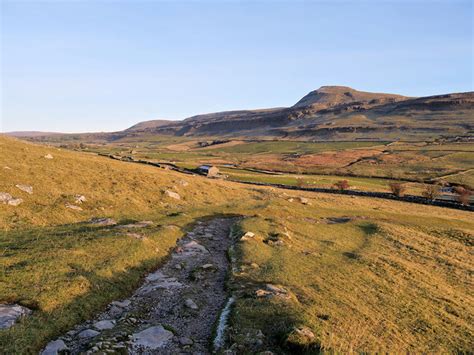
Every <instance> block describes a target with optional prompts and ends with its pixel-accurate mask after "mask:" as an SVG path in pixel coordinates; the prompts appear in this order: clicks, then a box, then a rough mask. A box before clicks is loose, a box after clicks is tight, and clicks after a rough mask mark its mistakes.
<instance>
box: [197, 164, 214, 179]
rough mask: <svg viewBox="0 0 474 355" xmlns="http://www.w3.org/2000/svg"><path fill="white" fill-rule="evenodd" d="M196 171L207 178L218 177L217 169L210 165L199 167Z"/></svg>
mask: <svg viewBox="0 0 474 355" xmlns="http://www.w3.org/2000/svg"><path fill="white" fill-rule="evenodd" d="M197 170H198V171H199V172H200V173H201V174H204V175H206V176H207V177H214V176H217V175H219V169H218V168H217V167H215V166H212V165H201V166H200V167H199V168H198V169H197Z"/></svg>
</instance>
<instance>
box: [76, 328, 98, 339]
mask: <svg viewBox="0 0 474 355" xmlns="http://www.w3.org/2000/svg"><path fill="white" fill-rule="evenodd" d="M99 334H100V333H99V332H98V331H97V330H94V329H85V330H83V331H82V332H80V333H79V334H78V335H77V336H78V337H79V338H93V337H96V336H97V335H99Z"/></svg>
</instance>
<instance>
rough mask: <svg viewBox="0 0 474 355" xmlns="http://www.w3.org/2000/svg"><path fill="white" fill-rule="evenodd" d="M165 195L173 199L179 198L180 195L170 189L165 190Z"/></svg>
mask: <svg viewBox="0 0 474 355" xmlns="http://www.w3.org/2000/svg"><path fill="white" fill-rule="evenodd" d="M165 195H166V196H168V197H171V198H174V199H175V200H181V196H180V195H179V194H178V193H176V192H174V191H171V190H166V191H165Z"/></svg>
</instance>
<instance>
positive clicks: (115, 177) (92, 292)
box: [0, 137, 474, 353]
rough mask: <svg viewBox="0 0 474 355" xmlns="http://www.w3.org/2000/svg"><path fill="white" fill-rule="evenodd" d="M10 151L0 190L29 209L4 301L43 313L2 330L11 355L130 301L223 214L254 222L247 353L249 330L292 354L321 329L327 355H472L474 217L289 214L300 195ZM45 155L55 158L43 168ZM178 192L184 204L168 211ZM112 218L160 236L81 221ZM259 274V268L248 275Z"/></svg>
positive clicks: (346, 203)
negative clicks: (258, 293)
mask: <svg viewBox="0 0 474 355" xmlns="http://www.w3.org/2000/svg"><path fill="white" fill-rule="evenodd" d="M167 143H169V142H167ZM0 151H1V154H0V191H5V192H9V193H11V194H12V195H14V196H18V197H21V198H23V199H24V200H25V202H24V203H23V204H21V205H20V206H18V207H13V206H8V205H0V228H1V232H0V252H1V255H2V257H1V259H0V302H18V303H20V304H24V305H26V306H29V307H31V308H32V309H34V313H33V315H32V316H31V317H29V318H27V319H25V320H23V321H21V322H20V323H19V324H17V325H16V326H14V327H13V328H12V329H11V330H8V331H2V332H0V349H1V352H3V353H34V352H36V351H38V350H39V349H41V347H42V346H44V344H45V343H46V342H47V341H48V340H50V339H52V338H54V337H56V336H58V335H59V334H62V333H63V332H65V331H67V330H69V329H70V328H71V327H72V326H73V325H74V324H76V323H78V322H80V321H81V320H83V319H85V318H88V317H90V316H91V315H92V314H94V313H95V312H97V311H99V310H100V309H102V308H103V307H104V306H105V305H106V304H107V303H108V302H110V301H111V300H113V299H118V298H121V297H125V296H126V295H127V294H129V293H130V292H131V291H132V290H133V289H134V288H135V287H136V286H137V285H138V284H139V282H140V280H141V278H142V277H143V275H144V274H145V273H146V272H147V271H148V270H151V269H154V268H156V267H157V266H158V265H159V264H160V262H162V260H163V258H164V257H165V256H166V255H167V253H168V250H169V248H171V247H172V246H173V245H174V243H175V241H176V240H177V238H179V237H180V236H181V235H183V233H185V231H186V230H188V229H189V228H190V227H191V224H192V223H194V222H195V221H196V219H198V218H206V217H208V216H212V215H216V214H220V213H231V214H239V215H243V216H244V217H247V218H245V219H244V220H243V222H242V224H241V225H240V228H241V230H242V231H247V230H249V231H253V232H255V233H256V234H257V237H256V238H255V240H252V241H250V242H248V243H242V244H239V247H238V248H237V250H236V255H237V256H238V263H239V265H238V268H239V272H238V273H237V274H235V275H234V278H233V279H232V281H233V285H234V286H233V287H235V288H236V289H242V290H244V291H245V292H244V294H243V295H241V297H239V298H238V299H237V302H236V305H235V308H234V311H233V338H234V339H235V340H236V341H237V342H238V343H241V344H242V346H243V347H244V348H248V349H253V348H252V346H253V345H249V344H247V342H246V334H247V330H248V329H253V330H255V329H261V330H262V331H263V333H264V335H265V338H264V339H265V342H264V344H263V345H262V349H259V350H265V349H274V350H276V351H278V350H279V349H280V350H285V351H286V350H287V348H285V345H284V344H285V340H286V339H287V338H286V337H287V335H288V333H289V332H290V331H291V330H292V329H293V326H300V325H306V326H308V327H310V328H311V329H312V330H313V332H314V333H315V334H316V343H315V344H316V345H317V346H318V347H319V346H321V347H322V348H323V349H326V350H329V351H334V352H347V351H351V350H353V351H361V352H372V351H390V352H407V351H410V352H456V351H469V350H470V349H472V347H473V346H472V345H473V344H472V339H473V338H474V337H473V335H474V334H473V328H472V323H473V322H472V320H473V314H472V309H474V307H473V306H474V304H473V297H472V296H473V295H472V280H471V279H470V278H469V272H470V270H472V269H473V265H472V257H471V254H470V252H471V251H472V250H471V249H472V237H473V229H474V225H473V224H474V223H473V222H472V218H471V217H472V216H471V214H470V213H468V212H462V211H454V210H449V209H441V208H435V207H429V206H418V205H411V204H407V203H401V202H395V201H384V200H378V199H368V198H359V197H358V198H350V197H348V196H334V195H325V194H311V193H304V194H301V195H299V194H298V195H294V197H299V196H305V197H307V198H308V199H309V200H310V202H311V204H312V205H311V206H309V205H303V204H300V203H299V202H297V201H298V200H297V199H295V200H294V202H289V201H288V199H289V197H290V195H287V194H286V193H285V192H283V191H280V190H278V189H272V188H250V187H244V186H242V185H240V184H234V183H230V182H226V181H219V180H209V179H205V178H202V177H199V176H195V177H193V176H187V175H182V174H178V173H176V172H172V171H165V170H161V169H158V168H154V167H150V166H144V165H140V164H131V163H124V162H118V161H113V160H110V159H107V158H102V157H97V156H94V155H90V154H85V153H75V152H69V151H63V150H57V149H56V148H53V147H46V146H36V145H33V144H28V143H24V142H21V141H17V140H13V139H9V138H4V137H0ZM47 153H51V154H52V155H53V157H54V159H52V160H47V159H44V158H43V156H44V155H45V154H47ZM5 166H8V167H9V168H10V169H5V168H4V167H5ZM183 181H185V182H186V183H187V185H186V184H183ZM18 183H22V184H29V185H32V186H33V188H34V193H33V194H32V195H28V194H26V193H24V192H22V191H20V190H19V189H17V188H16V187H15V184H18ZM184 185H186V186H184ZM167 189H170V190H173V191H176V192H178V193H179V194H180V195H181V197H182V199H181V200H179V201H178V200H172V199H169V198H168V197H166V196H165V195H164V191H165V190H167ZM75 194H83V195H85V196H86V198H87V201H86V202H85V203H83V204H82V205H81V207H82V208H83V211H73V210H69V209H67V208H65V203H66V202H71V203H72V202H73V201H74V199H73V196H74V195H75ZM105 216H107V217H114V218H115V219H117V220H118V221H119V223H122V224H125V223H129V222H131V221H134V220H135V221H139V220H151V221H153V222H154V224H153V226H151V227H147V228H143V229H138V230H131V232H135V233H139V234H141V235H143V236H144V237H145V238H143V239H136V238H133V237H131V236H128V235H126V232H127V231H126V230H121V229H117V228H112V227H93V226H91V225H88V224H87V223H83V222H84V221H87V220H88V219H90V218H92V217H105ZM340 217H350V218H351V219H350V220H349V221H347V223H339V222H341V221H345V220H341V219H338V218H340ZM283 231H288V233H289V234H290V236H291V239H289V240H286V243H287V244H286V245H284V246H282V247H278V246H272V245H271V243H268V239H272V240H273V239H275V240H277V239H278V238H280V237H281V233H282V232H283ZM264 240H266V241H267V243H264V242H263V241H264ZM250 263H257V264H258V265H259V267H258V268H256V269H253V268H249V265H250ZM263 283H274V284H281V285H282V286H283V287H285V288H288V290H289V291H290V292H291V295H292V296H291V298H290V299H289V300H288V301H283V300H281V299H278V298H271V299H256V298H254V296H253V295H254V291H255V289H256V288H258V287H260V286H261V284H263ZM231 285H232V283H231ZM241 286H244V287H243V288H242V287H241ZM245 295H247V296H248V297H245ZM287 344H288V343H287ZM250 351H253V350H250Z"/></svg>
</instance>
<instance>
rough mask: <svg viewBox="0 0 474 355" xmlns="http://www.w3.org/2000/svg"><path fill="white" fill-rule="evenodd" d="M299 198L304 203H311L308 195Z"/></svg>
mask: <svg viewBox="0 0 474 355" xmlns="http://www.w3.org/2000/svg"><path fill="white" fill-rule="evenodd" d="M299 200H300V202H301V203H302V204H303V205H308V204H309V200H308V199H307V198H306V197H300V198H299Z"/></svg>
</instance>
